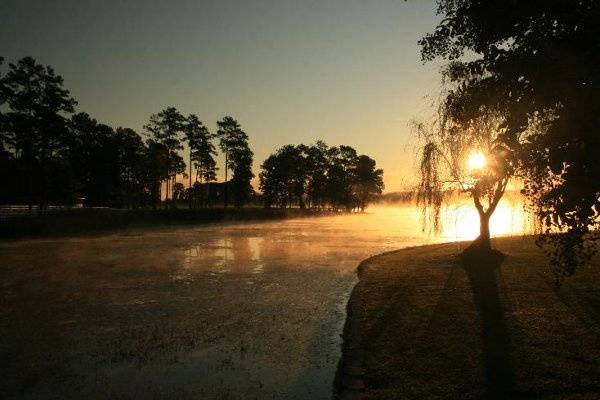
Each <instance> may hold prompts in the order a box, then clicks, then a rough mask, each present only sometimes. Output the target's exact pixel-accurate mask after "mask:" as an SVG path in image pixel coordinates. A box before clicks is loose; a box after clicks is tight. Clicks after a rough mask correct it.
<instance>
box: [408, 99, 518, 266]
mask: <svg viewBox="0 0 600 400" xmlns="http://www.w3.org/2000/svg"><path fill="white" fill-rule="evenodd" d="M440 115H441V117H440V118H438V119H436V120H435V121H434V122H432V123H431V124H429V125H426V124H424V123H420V122H414V123H413V128H414V130H415V132H416V134H417V137H418V138H419V140H420V143H421V148H420V149H421V151H420V156H421V158H420V164H419V173H420V183H419V186H418V189H417V202H418V204H419V206H420V207H421V210H422V213H423V214H422V215H423V224H424V226H429V227H431V228H433V230H434V231H436V232H439V231H440V230H441V208H442V206H443V204H444V201H445V199H446V198H447V197H448V196H445V194H446V193H450V192H456V191H458V192H460V193H462V194H466V195H468V196H469V197H470V198H472V200H473V204H474V207H475V209H476V210H477V213H478V214H479V236H478V237H477V239H475V241H474V242H473V243H472V244H471V245H470V246H469V247H468V248H467V249H466V250H465V253H464V254H465V255H467V254H471V253H487V252H491V251H492V246H491V241H490V218H491V216H492V214H493V213H494V211H495V210H496V207H497V206H498V203H499V202H500V199H501V198H502V196H503V195H504V192H505V190H506V186H507V185H508V182H509V181H510V179H511V177H512V176H513V173H514V168H513V166H512V165H513V162H512V152H511V151H510V150H509V148H508V147H507V146H506V145H505V144H504V143H503V133H504V128H503V122H504V120H503V118H501V116H500V115H498V114H495V113H493V112H489V111H486V110H482V111H481V113H480V115H479V116H478V117H476V118H472V119H470V120H468V121H467V122H461V123H459V122H456V121H454V120H451V119H449V118H447V114H446V113H445V112H444V111H441V112H440Z"/></svg>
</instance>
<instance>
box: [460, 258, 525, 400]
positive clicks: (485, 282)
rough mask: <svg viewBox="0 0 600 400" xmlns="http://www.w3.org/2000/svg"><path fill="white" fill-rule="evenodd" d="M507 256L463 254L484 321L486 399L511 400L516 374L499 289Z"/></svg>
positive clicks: (482, 332) (480, 314) (482, 321)
mask: <svg viewBox="0 0 600 400" xmlns="http://www.w3.org/2000/svg"><path fill="white" fill-rule="evenodd" d="M503 261H504V255H503V254H502V253H500V252H498V251H492V252H491V253H490V252H487V253H485V254H477V255H476V254H472V255H469V256H467V257H462V263H463V266H464V269H465V271H466V273H467V276H468V278H469V281H470V284H471V288H472V291H473V300H474V302H475V306H476V307H477V312H478V314H479V318H480V321H481V335H482V339H483V367H484V374H485V385H486V387H485V389H486V398H488V399H509V398H511V396H510V394H511V393H512V392H513V389H514V384H515V377H514V370H513V365H512V360H511V357H510V330H509V327H508V324H507V322H506V319H505V315H504V307H503V305H502V302H501V300H500V290H499V288H498V272H499V270H500V266H501V264H502V262H503Z"/></svg>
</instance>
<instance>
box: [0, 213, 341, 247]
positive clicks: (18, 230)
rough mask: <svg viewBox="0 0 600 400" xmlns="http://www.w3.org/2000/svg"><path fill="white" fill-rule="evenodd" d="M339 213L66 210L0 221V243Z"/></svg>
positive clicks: (324, 215)
mask: <svg viewBox="0 0 600 400" xmlns="http://www.w3.org/2000/svg"><path fill="white" fill-rule="evenodd" d="M340 214H341V213H338V212H334V211H328V210H314V209H300V208H293V209H275V208H272V209H265V208H242V209H235V208H227V209H224V208H206V209H193V210H190V209H184V208H181V209H172V210H152V209H140V210H128V209H86V208H82V209H65V210H60V211H54V212H49V213H46V214H41V215H26V216H14V217H8V218H4V219H2V220H0V240H2V241H6V240H18V239H39V238H63V237H70V236H76V235H77V236H80V235H83V236H90V235H98V234H110V233H118V232H123V231H128V230H139V229H160V228H172V227H190V226H206V225H212V224H228V223H244V222H269V221H277V220H286V219H293V218H311V217H327V216H335V215H340Z"/></svg>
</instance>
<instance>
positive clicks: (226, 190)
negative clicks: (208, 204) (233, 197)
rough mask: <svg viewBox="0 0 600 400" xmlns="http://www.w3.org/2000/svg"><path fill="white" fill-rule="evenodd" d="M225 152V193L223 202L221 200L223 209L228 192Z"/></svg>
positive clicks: (225, 205)
mask: <svg viewBox="0 0 600 400" xmlns="http://www.w3.org/2000/svg"><path fill="white" fill-rule="evenodd" d="M227 153H228V152H227V151H225V193H224V196H225V198H224V200H223V205H224V207H225V208H227V192H229V185H228V183H227Z"/></svg>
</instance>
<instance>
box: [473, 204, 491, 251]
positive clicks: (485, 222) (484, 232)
mask: <svg viewBox="0 0 600 400" xmlns="http://www.w3.org/2000/svg"><path fill="white" fill-rule="evenodd" d="M476 241H478V242H479V247H480V248H481V249H482V250H491V249H492V243H491V241H490V215H488V214H487V213H479V237H478V238H477V239H476Z"/></svg>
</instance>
